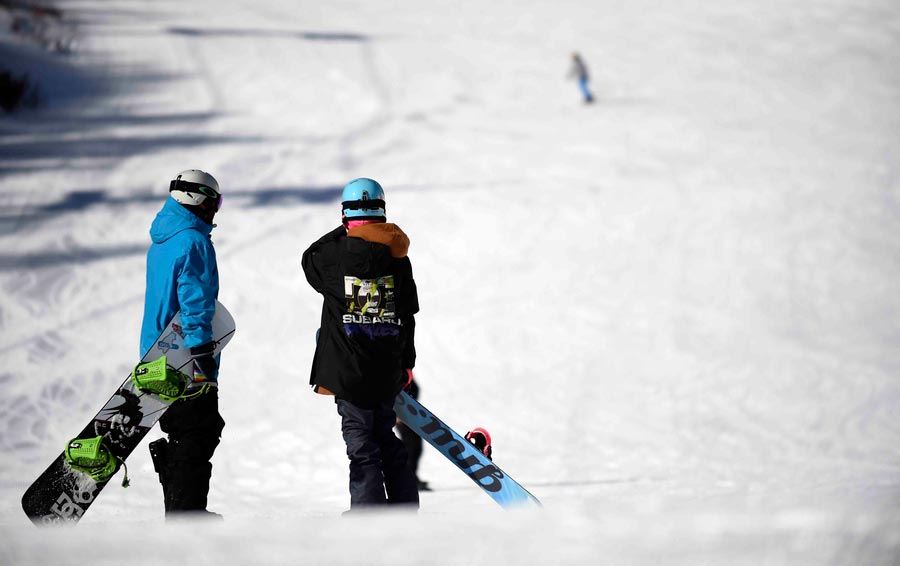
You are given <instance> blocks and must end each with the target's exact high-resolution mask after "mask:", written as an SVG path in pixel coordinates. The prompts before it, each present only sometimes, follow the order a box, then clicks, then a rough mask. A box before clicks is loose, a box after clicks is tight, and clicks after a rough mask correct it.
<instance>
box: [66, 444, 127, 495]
mask: <svg viewBox="0 0 900 566" xmlns="http://www.w3.org/2000/svg"><path fill="white" fill-rule="evenodd" d="M65 457H66V462H68V464H69V467H71V468H72V469H73V470H78V471H79V472H82V473H85V474H87V475H88V476H90V477H91V479H92V480H94V481H95V482H97V483H101V482H105V481H107V480H108V479H109V478H110V477H111V476H112V475H113V474H114V473H116V470H118V469H119V462H122V466H123V467H125V479H124V480H123V481H122V487H128V467H127V466H125V462H124V461H121V460H119V459H118V458H117V457H115V456H113V454H112V452H110V451H109V448H107V447H106V445H105V444H104V443H103V437H102V436H95V437H94V438H75V439H72V440H70V441H69V444H68V446H66V450H65Z"/></svg>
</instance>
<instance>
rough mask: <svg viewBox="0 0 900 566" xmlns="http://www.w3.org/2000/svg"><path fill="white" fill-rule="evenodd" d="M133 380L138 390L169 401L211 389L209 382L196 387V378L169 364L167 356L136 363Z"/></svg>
mask: <svg viewBox="0 0 900 566" xmlns="http://www.w3.org/2000/svg"><path fill="white" fill-rule="evenodd" d="M131 380H132V381H133V382H134V386H135V388H137V390H138V391H141V392H143V393H152V394H154V395H158V396H159V398H160V399H162V400H163V401H165V402H167V403H172V402H174V401H178V400H179V399H190V398H191V397H196V396H198V395H202V394H203V393H206V391H207V390H208V389H209V384H203V385H202V386H201V387H195V385H196V384H195V383H194V380H193V379H191V378H190V377H189V376H188V375H187V374H185V373H183V372H180V371H178V370H177V369H175V368H173V367H172V366H170V365H168V364H167V363H166V357H165V356H163V357H161V358H157V359H155V360H153V361H151V362H143V363H140V364H138V365H136V366H135V368H134V371H132V372H131Z"/></svg>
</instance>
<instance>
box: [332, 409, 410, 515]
mask: <svg viewBox="0 0 900 566" xmlns="http://www.w3.org/2000/svg"><path fill="white" fill-rule="evenodd" d="M335 403H337V411H338V414H340V415H341V433H342V434H343V436H344V442H345V443H346V444H347V457H348V458H349V459H350V509H351V510H358V509H360V508H364V507H370V506H373V505H385V504H391V505H393V504H400V505H409V506H411V507H415V508H418V506H419V490H418V488H417V486H416V476H415V474H413V473H412V471H411V470H410V469H409V467H408V466H407V463H406V448H405V447H404V446H403V443H402V442H401V441H400V439H399V438H397V436H396V435H395V434H394V424H395V423H396V422H397V415H396V413H394V404H393V402H390V401H388V402H383V403H379V404H377V405H376V406H375V407H373V408H364V407H360V406H358V405H355V404H353V403H351V402H350V401H347V400H344V399H336V400H335Z"/></svg>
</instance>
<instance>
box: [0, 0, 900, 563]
mask: <svg viewBox="0 0 900 566" xmlns="http://www.w3.org/2000/svg"><path fill="white" fill-rule="evenodd" d="M670 4H671V5H670ZM786 4H787V5H786ZM59 5H60V6H61V7H62V8H63V9H64V10H65V12H66V14H67V17H68V18H71V19H72V20H74V21H75V22H77V23H78V26H79V29H80V32H81V38H80V41H79V51H78V52H77V53H76V54H75V55H73V56H71V57H70V58H68V59H66V60H62V61H61V60H60V59H59V58H53V59H50V58H49V57H48V56H47V55H44V54H41V53H40V52H37V51H36V50H35V49H34V48H31V47H29V46H27V45H22V44H16V43H10V42H9V41H8V40H6V41H4V44H3V53H4V57H6V54H7V53H9V54H11V55H10V57H13V58H14V59H15V60H16V61H18V62H20V63H21V62H22V61H28V63H29V65H31V67H32V68H35V69H37V72H38V73H39V74H40V75H41V76H42V78H43V80H44V81H45V83H46V84H47V85H48V86H47V88H46V90H45V92H46V98H47V105H46V106H45V107H44V109H42V110H40V111H36V112H27V113H21V114H17V115H9V116H3V117H2V120H0V332H2V334H0V335H2V340H0V361H2V366H0V367H2V369H0V392H2V395H0V449H2V451H3V452H4V458H2V459H0V497H2V501H3V505H0V535H2V539H3V540H4V542H5V543H6V544H3V545H0V562H2V563H3V564H50V563H74V559H73V558H72V554H71V548H72V546H73V545H75V544H80V543H81V542H82V537H84V536H86V535H87V536H90V537H92V539H91V540H95V541H97V542H96V543H95V544H96V545H97V548H98V549H102V553H103V558H101V559H100V560H99V562H100V563H119V562H121V561H122V560H123V559H124V558H125V557H128V559H129V563H141V564H158V563H160V562H161V561H162V560H163V559H168V560H172V561H175V562H183V563H189V562H190V563H198V562H200V563H204V562H208V563H216V564H262V563H265V564H283V563H284V564H286V563H291V564H294V563H304V564H358V563H361V562H363V561H365V562H367V563H375V564H426V563H428V564H430V563H439V564H487V563H501V564H521V563H540V564H558V563H571V564H576V563H577V564H587V563H591V564H596V563H599V562H604V563H611V564H659V563H665V564H685V565H687V564H690V565H696V564H763V563H765V564H810V565H813V564H815V565H821V564H896V563H897V560H900V534H898V533H900V448H898V446H900V419H898V415H900V380H898V370H900V356H898V354H897V344H898V343H900V294H898V293H897V283H896V282H897V281H898V280H900V241H898V239H897V237H896V227H897V225H898V219H900V134H898V132H900V108H898V106H897V100H898V98H900V67H898V66H897V65H896V56H897V53H900V33H898V31H900V6H897V5H896V3H894V2H891V1H890V0H870V1H867V2H865V3H862V4H861V5H860V3H853V2H849V1H846V0H843V1H842V0H797V1H795V2H790V3H784V2H777V1H775V0H755V1H752V2H751V1H749V0H731V1H727V2H716V3H709V2H701V1H699V0H686V1H683V2H677V3H657V2H648V1H645V0H638V1H632V2H627V3H621V2H613V1H610V0H597V1H594V2H587V1H574V0H568V1H554V2H549V1H546V2H545V1H532V2H527V3H522V2H511V1H509V0H502V1H499V2H491V3H480V2H471V1H468V0H464V1H461V2H454V3H437V2H430V3H421V2H407V1H403V2H395V3H390V8H387V7H386V6H387V4H384V3H373V2H362V1H357V0H347V1H343V2H325V3H322V2H286V1H279V0H256V1H254V2H238V1H234V0H229V1H218V2H213V1H210V0H195V1H191V2H153V3H138V2H129V1H127V0H109V1H108V2H104V3H102V4H98V3H93V2H86V1H71V2H60V3H59ZM573 50H578V51H580V52H581V53H582V55H583V56H584V57H585V59H586V61H587V63H588V65H589V66H590V68H591V70H592V71H593V80H592V86H593V88H594V90H595V92H596V95H597V104H595V105H593V106H591V107H586V106H584V105H583V104H581V102H580V100H579V95H578V92H577V88H576V85H575V84H574V82H573V81H572V80H570V79H567V78H566V72H567V70H568V61H569V56H570V53H571V52H572V51H573ZM185 168H201V169H204V170H208V171H210V172H212V173H213V174H214V175H215V176H216V177H217V179H218V180H219V183H220V185H221V186H222V188H223V191H224V192H225V194H226V196H225V203H224V208H223V210H222V212H221V213H220V214H219V217H218V218H217V222H218V224H219V226H218V228H216V230H215V231H214V232H213V236H214V241H215V243H216V246H217V250H218V255H219V262H220V263H219V269H220V276H221V280H222V292H221V295H220V299H221V300H222V301H223V303H225V304H227V305H228V307H229V309H230V310H231V312H232V313H233V314H234V315H235V318H236V320H237V323H238V333H237V335H236V337H235V339H234V341H233V342H232V343H231V345H230V346H229V348H228V351H227V353H226V355H225V356H223V371H222V375H221V381H222V388H221V408H222V412H223V415H224V417H225V419H226V421H227V426H226V429H225V433H224V437H223V442H222V444H221V446H220V448H219V450H218V452H217V453H216V456H215V458H214V460H213V463H214V466H215V468H214V477H213V488H212V492H211V495H210V501H211V503H210V506H211V508H212V509H215V510H217V511H219V512H222V513H224V514H225V515H226V517H227V521H226V522H225V523H224V524H223V525H213V526H206V525H204V526H203V527H202V529H203V533H204V534H203V538H202V540H201V541H197V540H196V535H195V532H196V530H197V529H195V528H193V526H187V527H186V528H184V529H178V528H177V527H176V528H172V527H171V526H170V527H169V528H167V527H165V526H164V525H163V524H162V508H161V507H162V505H161V495H160V489H159V485H158V483H157V480H156V477H155V475H154V474H153V471H152V464H151V463H150V459H149V454H148V453H147V450H146V449H145V448H143V447H140V448H139V449H138V450H137V451H136V452H135V455H134V456H133V457H132V459H131V460H129V469H130V470H131V475H132V476H133V477H132V487H131V488H129V489H128V490H122V489H118V488H116V487H114V486H110V488H108V489H107V490H106V491H105V492H104V494H103V496H102V499H101V500H100V501H98V502H97V503H96V504H95V505H94V506H93V507H92V508H91V510H90V513H89V514H88V515H87V516H86V517H85V519H84V520H83V521H82V522H81V524H80V525H79V526H78V528H77V529H75V530H50V531H47V530H36V529H34V528H33V527H32V526H31V525H30V523H28V522H27V520H26V519H25V518H24V516H23V515H22V514H21V512H20V509H19V498H20V497H21V493H22V492H23V491H24V489H25V487H26V486H27V484H28V483H30V481H31V479H32V478H33V477H34V476H36V475H37V474H38V473H39V472H40V471H42V470H43V468H44V467H45V466H46V465H47V464H48V463H49V461H50V460H51V459H52V458H53V457H54V456H55V455H56V454H57V453H58V452H59V450H60V449H61V448H62V446H63V443H64V442H65V441H66V440H68V438H69V437H70V435H72V434H74V433H75V432H77V431H78V430H80V428H81V427H82V426H83V425H84V423H85V422H86V420H87V419H88V418H90V416H91V415H92V414H93V413H94V411H95V410H96V409H97V408H98V407H99V406H100V404H101V403H102V401H103V400H104V399H105V398H106V397H107V396H108V395H109V394H110V393H111V392H112V390H113V388H114V387H115V386H116V385H117V384H118V383H119V382H120V381H121V380H122V379H124V377H125V376H126V375H127V374H128V371H129V370H130V366H131V365H132V364H133V363H134V361H135V358H136V356H137V355H138V352H137V349H138V346H137V344H138V334H139V330H140V317H141V309H142V299H143V286H144V277H145V274H144V253H145V251H146V248H147V246H148V244H149V239H148V236H147V229H148V228H149V224H150V222H151V220H152V218H153V216H154V214H155V213H156V211H157V210H158V209H159V207H160V206H161V204H162V201H163V199H164V198H165V196H166V192H165V191H166V187H167V186H168V180H169V179H170V178H171V176H172V175H173V174H174V173H176V172H178V171H180V170H182V169H185ZM358 176H370V177H374V178H376V179H378V180H379V181H381V183H382V184H383V185H384V187H385V189H386V191H387V197H388V201H389V209H388V213H389V217H390V219H391V220H392V221H394V222H397V223H398V224H399V225H400V226H402V227H403V229H404V230H405V231H406V232H407V233H408V234H409V235H410V237H411V240H412V247H411V250H410V254H411V258H412V260H413V265H414V269H415V274H416V279H417V283H418V286H419V292H420V302H421V306H422V312H421V314H420V316H419V317H418V320H417V322H418V324H417V329H418V336H417V338H418V341H417V349H418V355H419V362H418V367H417V370H416V372H417V376H418V379H419V381H420V382H421V385H422V398H421V400H422V401H423V403H425V404H426V405H427V406H429V407H430V408H431V409H433V410H434V411H435V412H436V413H437V414H439V415H440V416H441V417H442V418H444V420H446V421H447V422H448V423H449V424H450V425H452V426H454V427H456V428H457V429H465V428H466V427H469V426H475V425H481V426H485V427H486V428H488V429H489V430H490V431H491V432H492V435H493V437H494V441H495V444H496V447H495V458H496V461H497V463H498V464H499V465H500V466H502V467H503V468H504V469H506V470H508V471H509V472H510V473H512V474H513V475H514V476H515V477H516V478H517V479H518V480H520V481H521V482H522V483H523V484H525V485H526V487H528V488H529V489H530V490H531V491H532V492H533V493H535V495H537V496H538V497H539V498H541V500H542V501H543V502H544V504H545V510H544V511H543V512H541V513H538V514H526V515H522V514H514V515H510V514H508V513H504V512H503V511H502V510H500V509H499V508H496V506H495V505H494V503H493V502H491V501H490V500H489V499H488V498H486V497H484V496H483V495H482V494H481V493H479V491H478V490H477V488H475V487H474V486H472V485H471V483H470V482H469V480H468V479H467V478H465V477H463V476H462V475H461V474H459V472H458V471H457V470H456V469H455V468H454V467H452V466H451V465H449V464H448V463H447V462H445V461H444V460H443V459H442V458H441V457H440V456H439V455H438V454H437V453H434V452H426V455H425V456H424V457H423V460H422V468H421V474H420V475H421V476H422V477H423V478H425V479H427V480H428V481H429V482H430V483H431V484H432V485H434V486H435V488H436V491H435V492H433V493H426V494H423V499H422V509H421V512H420V514H419V515H418V516H417V517H407V516H379V517H377V518H373V519H367V520H360V521H356V520H347V519H341V518H340V513H341V511H343V510H344V509H346V508H347V506H348V495H347V493H346V482H347V463H346V457H345V455H344V447H343V443H342V440H341V438H340V431H339V421H338V417H337V415H336V413H335V411H334V407H333V404H332V403H331V402H330V400H328V399H326V398H322V397H318V396H316V395H313V394H311V393H310V392H309V391H308V389H307V386H306V382H307V376H308V368H309V363H310V360H311V357H312V351H313V336H314V333H315V329H316V327H317V324H318V320H319V308H320V300H319V298H318V296H317V295H316V294H315V293H314V292H313V291H311V290H310V289H309V288H308V287H307V285H306V283H305V281H304V279H303V275H302V273H301V271H300V268H299V259H300V254H301V253H302V251H303V250H304V249H305V248H306V246H307V245H308V244H309V243H311V242H312V241H314V240H315V239H316V238H317V237H319V236H320V235H321V234H323V233H325V232H326V231H328V230H330V229H331V228H333V227H335V226H337V224H338V222H339V206H338V203H339V191H340V187H342V186H343V184H344V183H346V182H347V181H348V180H350V179H352V178H354V177H358ZM158 434H159V433H154V434H153V435H151V437H153V438H155V437H156V436H158ZM138 536H145V537H149V539H150V540H152V541H154V543H153V544H152V545H145V546H142V547H141V548H140V549H139V550H137V551H136V550H135V549H134V548H132V543H133V542H134V540H135V538H136V537H138ZM163 540H165V541H166V542H164V543H163V542H161V541H163ZM391 544H393V545H394V546H387V545H391ZM95 561H96V560H95Z"/></svg>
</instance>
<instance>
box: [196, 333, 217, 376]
mask: <svg viewBox="0 0 900 566" xmlns="http://www.w3.org/2000/svg"><path fill="white" fill-rule="evenodd" d="M215 351H216V343H215V342H209V343H207V344H203V345H201V346H194V347H193V348H191V357H192V358H193V359H194V376H193V377H194V381H195V382H215V381H216V378H217V377H218V376H217V374H218V372H219V364H217V363H216V358H215V356H214V355H213V354H214V352H215Z"/></svg>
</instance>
